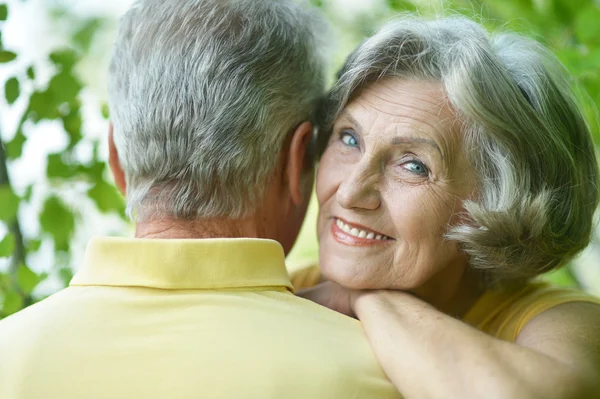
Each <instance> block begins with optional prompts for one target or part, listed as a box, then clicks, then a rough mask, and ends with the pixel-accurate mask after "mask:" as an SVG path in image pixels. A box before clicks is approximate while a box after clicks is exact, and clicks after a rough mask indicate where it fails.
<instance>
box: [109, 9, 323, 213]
mask: <svg viewBox="0 0 600 399" xmlns="http://www.w3.org/2000/svg"><path fill="white" fill-rule="evenodd" d="M327 31H328V26H327V22H326V21H325V20H324V19H323V18H321V16H320V15H319V14H318V13H317V12H316V11H315V10H314V9H310V8H308V7H302V6H301V5H299V4H296V3H294V2H292V1H288V0H170V1H164V0H140V1H137V2H136V3H135V5H134V6H133V7H132V8H131V9H130V10H129V12H127V14H126V15H125V16H124V17H123V18H122V20H121V22H120V28H119V31H118V35H117V38H116V44H115V47H114V52H113V56H112V60H111V64H110V73H109V105H110V114H111V119H112V122H113V124H114V140H115V145H116V147H117V150H118V153H119V160H120V162H121V165H122V167H123V170H124V172H125V176H126V182H127V214H128V215H129V216H130V217H131V218H137V219H138V220H139V219H140V218H144V217H148V216H150V215H155V214H160V215H169V216H172V217H176V218H183V219H190V218H214V217H228V218H238V217H242V216H243V215H245V214H248V213H249V212H251V211H252V210H253V209H254V208H255V206H256V205H257V202H258V201H259V200H260V199H261V196H262V194H263V191H264V189H265V187H266V186H267V185H268V182H269V178H270V177H271V175H272V174H273V172H274V170H275V167H276V165H277V163H278V161H279V154H280V151H281V148H282V144H283V142H284V140H285V138H286V136H287V134H288V133H289V132H291V131H293V129H294V128H295V127H297V126H298V125H299V124H300V123H301V122H303V121H306V120H310V119H311V118H312V116H313V111H314V106H315V103H316V101H317V99H318V98H319V97H320V96H322V94H323V92H324V74H325V69H326V65H325V51H324V49H323V44H324V39H325V38H326V37H327V34H326V32H327Z"/></svg>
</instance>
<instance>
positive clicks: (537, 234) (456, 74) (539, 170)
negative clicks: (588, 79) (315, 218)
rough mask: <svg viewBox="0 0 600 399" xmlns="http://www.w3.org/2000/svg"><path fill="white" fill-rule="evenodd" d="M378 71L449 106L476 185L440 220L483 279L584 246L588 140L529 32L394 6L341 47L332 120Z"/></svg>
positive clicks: (549, 261) (589, 209)
mask: <svg viewBox="0 0 600 399" xmlns="http://www.w3.org/2000/svg"><path fill="white" fill-rule="evenodd" d="M383 77H398V78H400V79H417V80H419V79H421V80H426V81H437V82H440V83H441V84H442V86H443V87H444V89H445V92H446V95H447V97H448V101H449V102H450V104H451V105H452V107H453V109H454V110H455V111H456V113H457V116H458V119H459V121H460V122H461V125H462V132H463V134H464V137H465V139H464V140H465V149H466V152H467V157H468V159H469V161H470V163H471V165H472V167H473V168H474V170H475V171H476V173H477V175H478V176H477V183H478V187H477V189H476V192H475V193H474V195H473V197H472V198H469V199H467V200H465V202H464V208H465V210H466V211H465V215H464V216H465V217H464V218H462V219H463V220H467V221H466V222H464V221H463V222H461V223H460V224H458V225H452V226H448V230H447V234H446V238H447V239H449V240H453V241H455V242H457V244H458V245H459V248H461V249H462V250H463V251H465V252H466V253H467V254H468V257H469V264H470V266H471V267H472V268H474V269H479V270H483V271H484V275H485V276H486V277H487V280H488V282H490V281H491V282H500V281H506V280H521V281H524V280H526V279H529V278H531V277H533V276H536V275H538V274H541V273H543V272H545V271H548V270H550V269H553V268H556V267H559V266H561V265H564V264H565V263H566V262H567V261H568V260H570V259H571V258H572V257H573V256H574V255H576V254H577V253H578V252H579V251H581V250H582V249H583V248H585V247H586V246H587V244H588V243H589V240H590V238H591V232H592V228H593V223H594V222H593V216H594V211H595V209H596V207H597V205H598V195H599V193H598V166H597V162H596V155H595V151H594V145H593V143H592V138H591V134H590V131H589V128H588V126H587V124H586V121H585V119H584V117H583V115H582V111H581V109H580V107H579V106H578V104H577V101H576V100H575V96H574V94H573V91H572V85H571V82H570V78H569V75H568V74H567V73H566V70H565V69H564V67H563V66H562V65H561V64H560V63H559V62H558V60H557V59H556V58H555V57H554V56H553V55H552V54H551V53H550V52H549V51H548V50H547V49H545V48H544V47H543V46H541V45H540V44H538V43H537V42H535V41H532V40H529V39H525V38H523V37H520V36H517V35H514V34H496V35H492V36H490V35H488V33H487V32H486V31H485V30H484V29H483V28H482V27H481V26H480V25H479V24H477V23H475V22H473V21H471V20H469V19H466V18H463V17H450V18H442V19H437V20H432V21H427V20H423V19H421V18H417V17H411V16H404V17H401V18H400V19H398V20H395V21H393V22H391V23H389V24H387V25H386V26H385V27H383V28H382V29H381V30H380V31H379V32H378V33H376V34H375V35H374V36H373V37H371V38H369V39H368V40H366V41H365V42H363V43H362V44H361V45H360V46H359V47H358V49H357V50H356V51H355V52H354V53H353V54H351V55H350V57H349V58H348V59H347V61H346V63H345V65H344V66H343V68H342V70H341V71H340V73H339V76H338V78H339V80H338V81H337V83H336V84H335V86H334V87H333V89H332V90H331V92H330V93H329V95H328V96H327V99H326V101H325V103H324V105H323V108H322V111H323V112H322V114H321V116H320V118H321V124H322V127H323V132H322V133H321V137H319V147H320V148H321V150H322V149H323V147H324V144H325V143H326V142H327V140H328V136H329V135H330V134H331V128H332V125H333V122H334V120H335V119H336V118H337V116H338V115H339V113H340V112H341V111H342V109H343V108H344V107H345V106H346V105H347V104H348V102H350V101H352V100H353V98H355V97H356V96H357V95H358V93H359V92H360V90H362V89H364V88H365V87H366V86H368V85H369V84H371V83H373V82H376V81H378V80H380V79H381V78H383Z"/></svg>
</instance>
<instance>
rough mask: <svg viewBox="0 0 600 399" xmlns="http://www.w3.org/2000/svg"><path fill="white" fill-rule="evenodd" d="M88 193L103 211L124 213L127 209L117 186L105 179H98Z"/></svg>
mask: <svg viewBox="0 0 600 399" xmlns="http://www.w3.org/2000/svg"><path fill="white" fill-rule="evenodd" d="M88 195H89V197H90V198H91V199H92V200H93V201H94V202H95V203H96V206H97V207H98V209H99V210H100V211H101V212H103V213H107V212H111V211H116V212H118V213H123V212H124V211H125V201H124V200H123V197H122V196H121V194H120V193H119V192H118V190H117V188H116V187H115V186H113V185H112V184H108V183H106V182H105V181H103V180H100V181H98V182H97V183H96V184H95V185H94V186H93V187H92V188H91V189H90V190H89V191H88Z"/></svg>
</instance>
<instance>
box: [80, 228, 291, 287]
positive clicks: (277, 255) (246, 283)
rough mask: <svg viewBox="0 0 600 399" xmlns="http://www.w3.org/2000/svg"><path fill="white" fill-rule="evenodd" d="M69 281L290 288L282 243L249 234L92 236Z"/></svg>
mask: <svg viewBox="0 0 600 399" xmlns="http://www.w3.org/2000/svg"><path fill="white" fill-rule="evenodd" d="M70 285H71V286H82V285H105V286H130V287H150V288H160V289H175V290H186V289H189V290H194V289H226V288H251V287H273V288H276V287H279V288H287V289H288V290H290V291H293V287H292V284H291V283H290V279H289V277H288V274H287V271H286V268H285V257H284V253H283V248H282V247H281V245H280V244H279V243H278V242H277V241H273V240H264V239H253V238H216V239H137V238H135V239H134V238H114V237H110V238H109V237H104V238H94V239H92V241H91V242H90V243H89V244H88V247H87V249H86V253H85V261H84V265H83V267H82V268H81V270H80V271H79V272H77V274H76V275H75V277H73V280H71V283H70Z"/></svg>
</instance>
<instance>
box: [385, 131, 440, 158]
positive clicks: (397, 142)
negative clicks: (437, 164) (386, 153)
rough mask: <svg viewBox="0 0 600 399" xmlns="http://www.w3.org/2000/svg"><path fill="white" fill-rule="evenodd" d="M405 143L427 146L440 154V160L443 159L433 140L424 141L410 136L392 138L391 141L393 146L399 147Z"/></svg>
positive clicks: (424, 139) (421, 138)
mask: <svg viewBox="0 0 600 399" xmlns="http://www.w3.org/2000/svg"><path fill="white" fill-rule="evenodd" d="M407 143H419V144H427V145H429V146H431V147H433V148H435V149H436V150H437V151H438V152H439V153H440V156H441V157H442V159H444V154H443V153H442V150H441V149H440V147H439V146H438V145H437V144H436V142H435V141H433V140H430V139H426V138H423V137H413V136H411V137H394V138H393V139H392V144H393V145H400V144H407Z"/></svg>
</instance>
